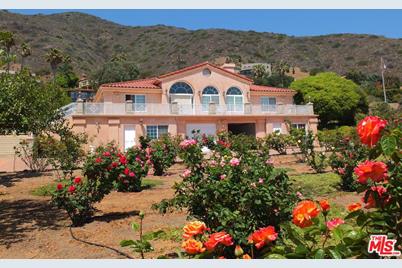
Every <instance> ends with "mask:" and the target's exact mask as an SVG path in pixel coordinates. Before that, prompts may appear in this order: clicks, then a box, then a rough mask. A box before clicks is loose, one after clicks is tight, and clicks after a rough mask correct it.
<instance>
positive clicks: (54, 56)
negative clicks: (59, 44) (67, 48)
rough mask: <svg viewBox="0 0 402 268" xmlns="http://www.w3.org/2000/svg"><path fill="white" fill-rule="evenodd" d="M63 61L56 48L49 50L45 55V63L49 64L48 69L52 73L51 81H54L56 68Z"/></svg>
mask: <svg viewBox="0 0 402 268" xmlns="http://www.w3.org/2000/svg"><path fill="white" fill-rule="evenodd" d="M63 60H64V55H63V53H62V52H61V51H60V50H59V49H57V48H51V49H50V50H49V52H48V53H46V61H47V62H49V64H50V68H51V69H52V73H53V80H55V79H56V71H57V67H58V66H59V65H60V63H62V62H63Z"/></svg>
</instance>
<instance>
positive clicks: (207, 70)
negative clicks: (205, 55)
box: [202, 68, 211, 76]
mask: <svg viewBox="0 0 402 268" xmlns="http://www.w3.org/2000/svg"><path fill="white" fill-rule="evenodd" d="M202 75H203V76H210V75H211V71H210V70H209V69H208V68H205V69H204V70H202Z"/></svg>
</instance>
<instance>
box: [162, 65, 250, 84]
mask: <svg viewBox="0 0 402 268" xmlns="http://www.w3.org/2000/svg"><path fill="white" fill-rule="evenodd" d="M207 65H208V66H210V67H212V68H215V69H218V70H220V71H223V72H225V73H227V74H230V75H233V76H236V77H239V78H241V79H243V80H246V81H248V82H252V81H253V80H252V79H250V78H248V77H246V76H244V75H241V74H238V73H233V72H231V71H228V70H225V69H223V68H221V67H218V66H216V65H213V64H211V63H209V62H208V61H205V62H201V63H198V64H195V65H191V66H188V67H185V68H183V69H180V70H177V71H174V72H170V73H167V74H163V75H160V76H158V78H165V77H169V76H172V75H176V74H180V73H184V72H187V71H190V70H194V69H197V68H199V67H202V66H207Z"/></svg>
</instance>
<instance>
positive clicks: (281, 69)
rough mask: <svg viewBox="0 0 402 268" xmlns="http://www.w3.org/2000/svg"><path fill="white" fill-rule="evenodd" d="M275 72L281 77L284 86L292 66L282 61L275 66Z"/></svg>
mask: <svg viewBox="0 0 402 268" xmlns="http://www.w3.org/2000/svg"><path fill="white" fill-rule="evenodd" d="M274 72H275V73H277V74H278V75H279V77H280V79H281V82H282V85H283V84H284V78H285V75H286V73H289V72H290V65H289V64H288V63H287V62H286V61H283V60H281V61H279V62H278V63H277V64H275V65H274Z"/></svg>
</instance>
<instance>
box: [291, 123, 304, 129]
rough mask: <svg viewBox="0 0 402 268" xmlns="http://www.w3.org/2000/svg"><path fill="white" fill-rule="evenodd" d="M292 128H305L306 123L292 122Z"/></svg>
mask: <svg viewBox="0 0 402 268" xmlns="http://www.w3.org/2000/svg"><path fill="white" fill-rule="evenodd" d="M292 128H296V129H306V124H292Z"/></svg>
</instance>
